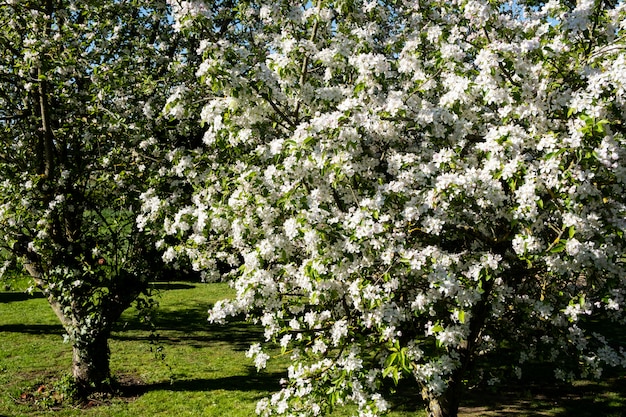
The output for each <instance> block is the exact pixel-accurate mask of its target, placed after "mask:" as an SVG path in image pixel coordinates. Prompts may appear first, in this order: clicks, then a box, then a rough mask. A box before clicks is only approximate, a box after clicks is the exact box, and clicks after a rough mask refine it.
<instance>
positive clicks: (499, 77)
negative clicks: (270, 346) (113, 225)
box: [139, 0, 626, 416]
mask: <svg viewBox="0 0 626 417" xmlns="http://www.w3.org/2000/svg"><path fill="white" fill-rule="evenodd" d="M185 4H186V6H187V7H186V8H185V9H184V10H183V9H182V8H181V9H179V10H178V12H179V13H178V14H177V22H180V23H181V24H182V25H185V24H186V25H188V27H189V28H191V29H189V30H191V31H193V27H192V26H191V25H192V23H189V22H196V23H193V24H198V25H200V26H202V25H204V27H213V28H217V27H221V28H222V37H221V39H220V41H219V42H213V41H209V42H206V43H204V44H203V47H202V48H201V52H202V54H203V57H204V62H203V63H202V64H201V65H200V66H199V67H198V76H199V83H198V84H190V85H188V86H187V88H188V89H192V90H196V91H198V90H200V89H204V90H205V92H206V93H205V94H206V100H207V101H206V103H205V104H204V107H203V109H202V111H201V112H200V114H199V119H200V122H201V123H202V124H203V125H204V126H205V128H206V133H205V135H204V137H203V142H204V146H203V148H202V149H194V150H186V149H184V148H179V149H176V150H174V151H172V152H171V153H170V158H169V160H170V162H171V164H170V165H169V168H168V169H167V170H166V169H165V168H164V170H163V171H162V173H161V174H168V175H161V176H160V177H159V178H158V179H155V180H154V182H153V188H152V189H151V190H149V191H148V192H146V193H144V194H143V201H144V204H143V214H142V215H141V216H140V217H139V224H140V226H141V227H144V228H146V229H151V228H152V230H153V231H154V232H155V233H162V234H163V240H162V241H161V245H162V246H163V247H164V248H165V252H164V257H165V259H166V260H171V261H174V262H175V261H177V260H178V259H190V260H191V262H192V263H193V265H194V267H195V268H197V269H198V270H205V271H211V268H213V266H214V264H215V259H223V260H224V261H225V262H228V263H230V264H232V265H233V266H234V267H238V269H234V271H233V273H232V278H233V280H232V282H233V285H234V288H235V289H236V290H237V296H236V298H235V299H234V300H229V301H224V302H223V303H219V304H217V305H216V306H215V307H214V308H213V309H212V311H211V319H212V320H214V321H221V320H224V319H225V318H226V317H227V316H229V315H234V314H239V313H245V314H247V316H248V317H249V318H250V319H251V320H254V321H257V322H259V323H261V324H262V325H263V326H264V328H265V336H266V338H267V341H268V342H277V343H279V344H280V345H281V346H282V347H283V348H284V350H285V352H290V353H291V359H292V362H293V363H292V366H290V367H289V373H288V377H289V378H288V382H287V384H286V385H285V387H284V388H283V389H282V390H281V391H280V392H278V393H276V394H275V395H273V396H272V397H271V398H268V399H266V400H263V401H261V402H260V403H259V405H258V411H259V413H260V414H261V415H266V416H268V415H293V414H297V415H318V414H319V413H322V412H325V411H328V410H329V409H331V408H332V407H334V406H337V405H340V404H344V403H350V402H351V403H355V404H356V405H357V406H358V407H359V410H360V411H359V415H363V416H370V415H377V414H379V413H383V412H384V411H385V410H386V409H387V408H388V404H387V402H386V400H385V398H387V394H388V392H389V391H390V390H391V389H393V386H394V385H396V384H399V383H401V382H402V383H407V382H405V381H407V380H409V381H410V380H412V381H415V382H416V383H417V385H418V386H419V389H420V392H421V394H422V396H423V398H424V399H425V400H426V404H427V408H428V410H429V413H430V415H432V416H454V415H456V414H457V410H458V406H459V401H460V394H461V388H462V384H463V381H464V380H465V379H467V378H468V377H469V376H470V375H469V373H468V370H470V369H472V372H471V376H472V377H476V376H479V377H480V376H481V375H482V378H483V382H490V383H492V382H495V381H496V380H497V379H498V378H504V377H508V376H513V377H514V376H518V377H519V376H520V375H521V373H522V372H523V371H524V369H526V368H527V365H529V364H532V363H535V362H537V361H541V362H545V363H550V364H554V372H555V376H556V377H558V378H561V379H568V378H572V377H574V376H575V375H581V374H582V375H583V376H585V377H586V376H599V375H601V372H602V369H603V368H604V367H606V366H622V367H623V366H624V365H626V352H625V351H624V348H623V346H619V345H616V343H615V341H614V340H612V339H611V333H610V331H609V332H604V333H603V332H602V330H603V329H607V328H608V329H610V325H607V326H606V327H605V326H599V325H598V323H618V324H621V325H623V324H624V313H623V312H624V291H625V288H626V286H625V284H626V283H625V282H624V280H625V279H626V278H625V277H626V274H625V272H626V271H625V268H624V250H625V247H624V245H625V243H626V242H625V240H624V239H625V237H624V232H625V226H626V223H625V220H624V218H625V214H626V210H625V206H624V195H626V194H625V191H626V190H625V189H624V188H625V181H626V169H625V163H626V150H625V148H624V141H625V133H626V131H625V129H624V118H625V116H626V107H625V104H626V101H625V99H626V95H625V85H626V80H625V79H624V74H626V43H625V41H624V34H625V30H626V27H625V26H624V22H626V10H625V9H624V5H623V4H615V3H614V2H607V1H603V0H598V1H581V2H578V3H576V4H573V3H572V2H570V1H565V2H561V1H558V0H555V1H550V2H548V3H537V2H532V3H528V5H526V4H525V3H524V2H511V3H507V2H501V1H490V2H486V1H481V0H469V1H466V0H460V1H439V0H432V1H428V0H427V1H419V2H412V1H405V2H395V1H384V0H382V1H373V2H368V1H363V2H361V1H354V0H342V1H332V0H320V1H317V2H293V1H278V2H276V1H272V2H263V1H243V2H239V3H237V5H236V6H235V7H231V8H228V9H224V10H223V13H230V16H229V18H228V19H227V20H226V21H225V22H226V23H225V25H219V24H218V23H217V21H215V20H213V16H218V15H219V13H216V12H215V10H211V11H208V10H207V9H206V8H205V9H202V8H203V7H205V6H203V3H201V2H193V3H189V2H185ZM191 4H193V5H195V6H194V7H190V6H189V5H191ZM192 9H193V10H192ZM171 98H172V100H171V102H170V105H171V106H181V107H182V108H186V106H187V105H188V103H186V102H185V100H184V99H182V98H180V97H178V96H172V97H171ZM190 108H192V107H190ZM189 112H190V113H193V110H190V111H189ZM172 183H174V184H181V183H184V184H186V187H188V188H190V189H192V190H193V196H192V198H189V197H188V196H183V195H180V194H178V195H177V194H172V195H167V196H166V195H165V194H163V193H162V191H161V190H163V189H167V188H168V187H170V186H171V184H172ZM157 230H160V232H157ZM170 243H172V244H170ZM239 260H241V265H240V264H239ZM592 319H593V320H592ZM249 354H250V356H251V357H254V360H255V363H256V365H257V367H259V368H262V367H263V366H264V365H265V362H266V360H267V359H268V358H269V356H268V354H267V352H266V351H265V350H264V349H263V347H262V346H260V345H255V346H252V347H251V349H250V351H249ZM496 357H498V358H501V359H504V361H505V365H507V366H508V367H507V369H506V370H505V371H506V372H503V367H502V366H501V365H502V363H501V361H499V362H497V363H496V362H495V361H494V358H496ZM496 365H498V366H496Z"/></svg>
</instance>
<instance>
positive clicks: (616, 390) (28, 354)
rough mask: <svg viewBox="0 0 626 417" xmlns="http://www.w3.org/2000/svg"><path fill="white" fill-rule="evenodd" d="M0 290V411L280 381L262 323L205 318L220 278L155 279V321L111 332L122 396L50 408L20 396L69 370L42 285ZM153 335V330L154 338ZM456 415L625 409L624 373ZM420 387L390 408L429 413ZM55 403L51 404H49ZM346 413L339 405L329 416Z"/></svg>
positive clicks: (223, 394) (188, 412) (471, 400)
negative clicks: (264, 348)
mask: <svg viewBox="0 0 626 417" xmlns="http://www.w3.org/2000/svg"><path fill="white" fill-rule="evenodd" d="M7 289H9V290H11V291H4V292H0V387H1V388H0V417H3V416H4V417H9V416H40V415H54V416H60V417H65V416H78V415H80V416H112V417H121V416H129V417H130V416H144V415H145V416H176V417H181V416H215V417H218V416H219V417H244V416H245V417H248V416H254V415H255V412H254V410H255V406H256V402H257V401H258V400H259V399H261V398H264V397H266V396H268V395H271V394H272V393H273V392H275V391H276V390H278V389H279V387H280V379H281V378H283V377H284V376H285V367H286V365H287V362H286V359H284V360H283V361H282V362H281V361H280V360H279V361H277V362H274V363H272V362H270V366H269V368H268V369H267V370H266V371H264V372H261V373H257V372H256V370H255V369H254V368H253V367H251V364H252V362H251V360H250V359H248V358H246V357H245V351H246V350H247V349H248V347H249V345H250V344H251V343H254V342H256V341H261V340H262V338H263V334H262V330H261V329H259V328H258V327H256V326H253V325H251V324H248V323H245V322H234V323H230V324H228V325H225V326H217V325H211V324H209V323H208V322H207V310H208V309H209V308H210V307H211V306H212V304H213V303H214V302H215V301H217V300H219V299H222V298H225V297H227V296H229V295H231V290H230V289H229V288H228V287H227V286H226V285H225V284H199V283H198V284H196V283H188V282H171V283H166V282H161V283H156V284H155V289H156V290H157V291H158V292H159V293H160V298H159V300H160V306H159V308H158V309H157V310H156V311H155V314H154V320H153V323H154V325H155V326H156V332H151V331H150V327H149V326H148V325H147V324H146V323H145V322H143V320H141V317H140V316H139V315H138V313H137V311H135V310H133V309H131V310H129V311H127V312H125V313H124V315H123V316H122V320H121V321H120V323H119V324H118V325H117V326H116V328H115V330H114V332H113V333H112V337H111V341H110V348H111V353H112V355H111V368H112V371H113V373H114V374H115V375H116V377H117V378H118V380H119V381H120V383H121V384H122V387H123V391H122V392H123V394H124V395H123V396H121V397H119V398H114V399H111V400H107V401H98V399H94V401H93V402H92V403H89V404H87V407H85V406H84V405H83V406H82V407H76V408H73V407H71V406H64V407H61V408H60V409H56V411H51V409H50V407H48V408H46V407H43V406H44V405H45V404H40V406H37V404H35V406H33V403H36V401H29V402H26V401H21V399H22V398H21V397H22V396H23V395H24V392H26V391H29V390H30V391H33V390H34V389H36V388H37V387H40V388H41V387H47V386H49V385H50V384H51V383H52V381H55V380H58V379H59V378H61V377H62V376H63V375H66V374H67V372H68V371H69V366H70V363H71V347H70V346H69V345H68V344H65V343H63V342H62V339H63V329H62V327H61V326H60V325H59V324H58V322H57V320H56V317H55V316H54V314H53V313H52V311H51V310H50V308H49V306H48V305H47V302H46V300H45V299H44V298H43V297H42V296H41V294H33V295H28V294H26V293H24V292H23V291H21V290H22V289H23V288H20V285H19V283H17V284H14V285H12V287H11V288H7ZM155 335H158V337H156V338H155ZM463 405H464V407H463V408H462V410H461V414H460V415H462V416H466V417H470V416H471V417H477V416H510V417H513V416H515V417H521V416H551V417H561V416H575V417H586V416H593V417H599V416H608V417H626V378H625V377H624V376H619V375H616V376H614V377H612V378H610V379H607V380H606V381H604V382H601V383H599V382H589V381H579V382H577V383H576V384H575V385H574V386H573V387H568V388H563V387H554V386H550V385H546V384H543V385H542V384H536V383H531V384H528V385H525V386H514V387H509V388H505V389H504V390H502V391H498V392H495V391H489V390H484V389H482V390H470V391H468V392H467V393H466V395H465V401H464V404H463ZM422 407H423V405H422V403H421V400H420V399H419V397H418V396H417V395H416V390H415V389H414V388H413V387H410V386H401V387H399V390H398V396H397V398H396V399H395V403H394V411H393V412H392V413H390V416H392V417H408V416H412V417H416V416H425V414H424V413H423V411H421V410H422ZM52 408H53V409H54V407H52ZM350 415H352V413H351V412H350V410H338V411H337V412H335V413H333V416H335V417H347V416H350Z"/></svg>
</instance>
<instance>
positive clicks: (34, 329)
mask: <svg viewBox="0 0 626 417" xmlns="http://www.w3.org/2000/svg"><path fill="white" fill-rule="evenodd" d="M1 332H11V333H25V334H39V335H40V334H64V333H65V330H64V329H63V326H61V325H60V324H3V325H0V333H1Z"/></svg>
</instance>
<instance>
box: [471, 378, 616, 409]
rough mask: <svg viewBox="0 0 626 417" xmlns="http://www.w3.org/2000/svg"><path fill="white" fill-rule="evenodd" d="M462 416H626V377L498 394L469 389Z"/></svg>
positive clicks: (538, 386)
mask: <svg viewBox="0 0 626 417" xmlns="http://www.w3.org/2000/svg"><path fill="white" fill-rule="evenodd" d="M459 416H461V417H479V416H484V417H492V416H493V417H495V416H508V417H521V416H524V417H539V416H550V417H600V416H602V417H626V377H622V378H615V379H610V380H608V381H606V382H603V383H594V382H583V383H579V384H578V385H576V386H568V385H550V386H548V385H529V386H517V387H508V388H505V389H503V390H501V391H500V392H497V393H496V392H494V391H491V390H489V391H487V390H482V389H478V390H469V391H467V392H466V393H465V396H464V401H462V407H461V409H460V412H459Z"/></svg>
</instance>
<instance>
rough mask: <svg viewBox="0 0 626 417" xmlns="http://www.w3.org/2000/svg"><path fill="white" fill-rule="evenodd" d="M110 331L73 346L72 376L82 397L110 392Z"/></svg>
mask: <svg viewBox="0 0 626 417" xmlns="http://www.w3.org/2000/svg"><path fill="white" fill-rule="evenodd" d="M109 336H110V330H108V329H106V330H103V331H102V332H101V333H99V334H98V335H96V336H95V337H94V338H92V339H89V340H87V341H75V342H74V343H73V345H72V375H73V377H74V381H75V382H76V385H77V387H78V390H79V393H80V394H82V395H85V394H88V393H91V392H102V391H108V390H110V382H111V381H110V378H111V369H110V366H109V356H110V351H109Z"/></svg>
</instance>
